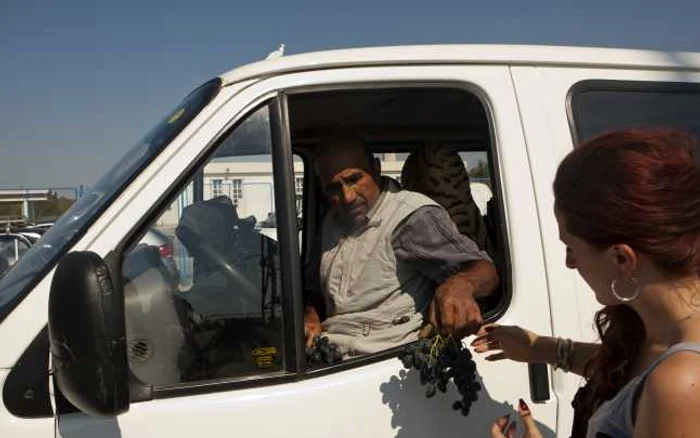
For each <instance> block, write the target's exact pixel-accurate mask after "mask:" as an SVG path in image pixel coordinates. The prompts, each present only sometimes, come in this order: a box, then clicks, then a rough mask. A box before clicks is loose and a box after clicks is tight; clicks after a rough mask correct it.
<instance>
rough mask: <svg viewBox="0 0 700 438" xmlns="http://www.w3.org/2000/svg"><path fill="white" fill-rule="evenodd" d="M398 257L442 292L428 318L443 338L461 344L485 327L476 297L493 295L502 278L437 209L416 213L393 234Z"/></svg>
mask: <svg viewBox="0 0 700 438" xmlns="http://www.w3.org/2000/svg"><path fill="white" fill-rule="evenodd" d="M393 237H394V239H393V246H394V251H395V253H396V257H397V259H399V260H402V261H405V262H407V263H410V264H412V265H413V266H415V267H416V269H418V270H419V271H420V272H421V273H423V275H425V276H426V277H429V278H431V279H432V280H434V281H435V282H436V283H437V284H438V285H439V286H438V287H437V289H436V291H435V297H434V299H433V302H432V304H431V306H430V309H429V315H428V318H429V320H430V322H431V323H433V325H435V326H436V327H437V328H438V329H439V330H440V332H442V333H443V334H451V335H453V336H454V337H457V338H459V339H461V338H462V337H464V336H466V335H469V334H472V333H475V332H476V331H477V330H478V329H479V326H480V325H481V322H482V319H481V312H480V310H479V306H478V305H477V304H476V302H475V301H474V297H481V296H486V295H489V294H490V293H491V292H493V290H494V289H495V288H496V286H497V285H498V274H497V272H496V268H495V267H494V265H493V263H492V262H491V259H490V257H489V256H488V254H486V252H484V251H482V250H480V249H479V247H478V246H477V245H476V243H474V242H473V241H472V240H470V239H469V238H468V237H466V236H464V235H462V234H460V233H459V231H458V230H457V227H456V226H455V224H454V222H452V220H451V219H450V216H449V215H448V213H447V211H445V210H444V209H443V208H441V207H438V206H426V207H421V208H419V209H417V210H416V211H415V212H414V213H413V214H411V215H410V216H409V217H408V218H407V219H406V220H405V221H404V222H403V223H402V224H401V225H400V226H399V227H397V229H396V231H395V232H394V236H393Z"/></svg>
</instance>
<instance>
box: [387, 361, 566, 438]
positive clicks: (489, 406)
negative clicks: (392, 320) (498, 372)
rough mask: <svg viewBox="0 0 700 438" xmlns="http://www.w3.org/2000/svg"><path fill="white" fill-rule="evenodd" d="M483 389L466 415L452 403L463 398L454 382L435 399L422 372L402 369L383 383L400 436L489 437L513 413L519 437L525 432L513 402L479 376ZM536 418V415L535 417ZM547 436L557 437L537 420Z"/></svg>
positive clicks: (541, 430)
mask: <svg viewBox="0 0 700 438" xmlns="http://www.w3.org/2000/svg"><path fill="white" fill-rule="evenodd" d="M478 378H479V383H481V384H482V385H481V386H482V390H481V391H479V400H478V401H477V403H476V404H475V405H474V406H472V411H471V413H470V414H469V415H468V416H466V417H463V416H462V415H461V414H460V413H459V411H454V410H453V409H452V404H453V403H454V402H455V401H456V400H459V399H460V398H461V396H460V395H459V393H458V392H457V390H456V389H455V388H454V385H452V384H450V387H449V388H448V390H447V392H446V393H441V392H439V391H438V392H437V393H436V394H435V395H434V396H433V397H432V398H430V399H427V398H426V397H425V386H423V385H421V384H420V379H419V373H418V372H416V371H414V370H411V371H406V370H401V371H400V373H399V375H398V376H392V377H391V379H389V381H388V382H385V383H382V384H381V386H380V388H379V390H380V391H381V393H382V403H384V404H385V405H388V406H389V408H390V409H391V410H392V412H393V414H392V417H391V427H392V428H393V429H394V430H395V431H396V438H414V437H426V436H430V437H440V438H443V437H444V438H466V437H480V438H481V437H485V436H489V430H490V428H491V425H492V424H493V422H494V421H496V418H498V417H501V416H503V415H506V414H510V415H511V418H518V430H519V432H518V433H517V434H516V436H520V435H521V434H522V432H523V426H522V423H521V422H520V421H519V415H518V412H517V410H516V409H515V408H514V407H513V405H511V404H510V403H502V402H498V401H496V400H494V399H492V398H491V397H490V396H489V394H488V392H487V391H486V388H485V387H484V385H483V382H482V379H481V376H478ZM535 420H536V418H535ZM537 425H538V426H539V428H540V432H541V433H542V436H543V437H544V438H554V437H555V436H556V435H555V433H554V431H553V430H552V429H550V428H549V427H547V426H546V425H544V424H542V423H540V422H539V421H538V422H537Z"/></svg>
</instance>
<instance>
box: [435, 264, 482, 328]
mask: <svg viewBox="0 0 700 438" xmlns="http://www.w3.org/2000/svg"><path fill="white" fill-rule="evenodd" d="M428 320H429V321H430V323H431V324H432V325H433V326H434V327H435V328H437V329H438V331H439V332H440V333H441V334H442V335H452V337H453V338H455V339H462V338H464V337H465V336H468V335H471V334H473V333H476V332H477V331H478V330H479V327H481V324H482V322H483V320H482V318H481V310H480V309H479V305H478V304H476V301H474V286H473V285H472V283H471V281H469V279H468V278H465V276H464V275H462V273H458V274H455V275H453V276H452V277H450V278H448V279H447V280H446V281H445V282H444V283H443V284H441V285H440V286H439V287H438V288H437V289H436V290H435V296H434V297H433V301H432V303H431V304H430V308H429V309H428Z"/></svg>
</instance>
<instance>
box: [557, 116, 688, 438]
mask: <svg viewBox="0 0 700 438" xmlns="http://www.w3.org/2000/svg"><path fill="white" fill-rule="evenodd" d="M696 148H697V143H696V141H695V140H694V138H693V137H691V136H689V135H686V134H684V133H681V132H678V131H672V130H661V129H656V130H626V131H618V132H613V133H609V134H605V135H602V136H600V137H596V138H594V139H592V140H589V141H587V142H585V143H584V144H582V145H581V146H579V147H577V148H576V149H574V150H573V151H572V152H571V153H569V155H567V156H566V158H564V160H563V161H562V163H561V164H560V165H559V169H558V170H557V175H556V178H555V180H554V198H555V204H556V206H557V209H558V210H559V211H560V212H561V214H562V215H563V217H564V221H565V223H566V228H567V231H568V232H570V233H571V234H573V235H575V236H577V237H579V238H581V239H583V240H584V241H586V242H588V243H589V244H591V245H595V246H597V247H600V248H606V247H609V246H611V245H613V244H618V243H625V244H627V245H629V246H630V247H632V248H634V249H635V250H636V251H639V252H641V253H644V254H646V255H647V256H649V257H650V258H651V259H652V260H653V261H654V262H655V263H656V265H657V266H658V267H659V268H661V269H663V270H665V271H666V272H668V273H669V274H671V275H676V276H679V277H688V276H700V168H698V167H697V166H696V165H695V163H694V160H693V154H694V153H695V151H696V150H697V149H696ZM595 324H596V327H597V329H598V333H599V335H600V338H601V341H602V348H601V349H600V352H599V353H598V354H597V355H596V356H595V357H594V358H592V359H591V360H590V361H589V363H588V364H587V365H586V371H585V377H586V378H587V380H588V384H587V385H586V388H584V389H583V390H582V391H580V392H579V394H577V397H576V399H575V400H574V407H575V409H576V417H577V420H576V421H575V424H574V435H573V436H584V435H585V426H586V422H587V420H588V418H589V417H590V415H591V414H592V413H593V412H594V410H595V409H596V408H597V407H598V406H599V405H600V403H602V402H603V401H605V400H608V399H610V398H612V397H613V396H614V395H615V394H616V393H617V392H618V391H619V390H620V389H621V388H622V386H624V385H625V384H626V383H627V382H628V381H629V379H630V378H631V375H630V372H631V370H630V368H631V364H632V362H633V361H634V359H635V357H636V355H637V354H638V351H639V348H640V345H641V343H642V342H643V340H644V337H645V333H644V325H643V324H642V321H641V319H640V318H639V316H638V315H637V314H636V312H634V311H633V310H632V309H631V308H630V307H628V306H624V305H619V306H608V307H605V308H603V309H602V310H601V311H599V312H598V313H597V314H596V318H595Z"/></svg>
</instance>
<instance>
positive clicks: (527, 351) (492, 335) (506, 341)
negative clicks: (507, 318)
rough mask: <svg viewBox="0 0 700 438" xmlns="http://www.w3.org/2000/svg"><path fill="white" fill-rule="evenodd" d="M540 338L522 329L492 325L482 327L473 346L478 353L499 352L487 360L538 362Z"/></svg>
mask: <svg viewBox="0 0 700 438" xmlns="http://www.w3.org/2000/svg"><path fill="white" fill-rule="evenodd" d="M538 338H539V336H538V335H537V334H535V333H533V332H531V331H529V330H525V329H524V328H522V327H518V326H515V325H496V324H490V325H485V326H483V327H481V329H480V330H479V333H477V338H476V339H474V341H472V344H471V345H472V347H474V351H476V352H477V353H482V354H483V353H487V352H493V351H496V352H497V353H495V354H490V355H489V356H486V358H485V359H486V360H490V361H495V360H502V359H511V360H515V361H518V362H536V361H537V359H538V358H537V354H536V351H535V343H536V342H537V339H538Z"/></svg>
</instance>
